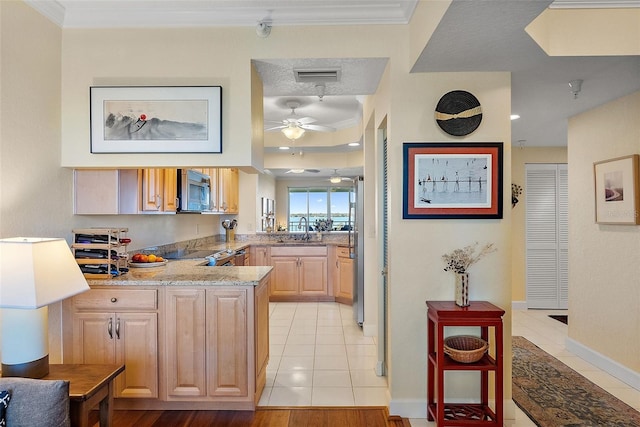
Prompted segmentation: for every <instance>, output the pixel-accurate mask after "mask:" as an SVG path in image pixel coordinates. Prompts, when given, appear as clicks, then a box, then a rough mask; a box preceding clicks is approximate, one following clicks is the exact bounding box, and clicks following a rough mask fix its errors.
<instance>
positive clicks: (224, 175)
mask: <svg viewBox="0 0 640 427" xmlns="http://www.w3.org/2000/svg"><path fill="white" fill-rule="evenodd" d="M238 180H239V172H238V169H236V168H221V169H218V210H219V211H220V212H224V213H238V200H239V195H238Z"/></svg>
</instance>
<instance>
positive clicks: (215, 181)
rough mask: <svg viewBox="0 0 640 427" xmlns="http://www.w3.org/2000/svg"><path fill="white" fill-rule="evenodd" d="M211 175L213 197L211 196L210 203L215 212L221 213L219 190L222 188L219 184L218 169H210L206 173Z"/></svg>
mask: <svg viewBox="0 0 640 427" xmlns="http://www.w3.org/2000/svg"><path fill="white" fill-rule="evenodd" d="M206 173H207V174H208V175H209V178H211V195H210V199H209V200H210V203H211V210H212V211H214V212H219V211H220V205H219V204H218V203H219V196H218V193H219V191H220V190H219V188H220V183H219V178H218V175H219V171H218V169H217V168H210V169H208V172H206Z"/></svg>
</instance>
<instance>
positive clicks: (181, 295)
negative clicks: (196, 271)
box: [165, 289, 207, 400]
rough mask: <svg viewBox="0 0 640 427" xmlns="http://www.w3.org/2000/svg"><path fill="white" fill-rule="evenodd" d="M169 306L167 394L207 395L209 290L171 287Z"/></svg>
mask: <svg viewBox="0 0 640 427" xmlns="http://www.w3.org/2000/svg"><path fill="white" fill-rule="evenodd" d="M165 308H166V313H167V314H166V318H167V325H166V333H165V335H166V343H167V350H166V358H167V359H166V363H167V366H168V367H169V369H167V397H168V399H169V400H171V399H174V398H185V397H203V396H206V394H207V383H206V376H205V375H206V365H205V357H206V355H205V353H206V343H205V326H206V325H205V321H204V316H205V290H204V289H168V290H167V291H166V296H165Z"/></svg>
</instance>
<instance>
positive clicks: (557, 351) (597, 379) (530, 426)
mask: <svg viewBox="0 0 640 427" xmlns="http://www.w3.org/2000/svg"><path fill="white" fill-rule="evenodd" d="M566 313H567V312H566V311H562V310H513V311H512V322H511V325H512V331H511V333H512V335H519V336H522V337H525V338H526V339H528V340H529V341H531V342H532V343H534V344H535V345H537V346H538V347H540V348H541V349H543V350H544V351H546V352H547V353H549V354H551V355H552V356H554V357H556V358H557V359H558V360H560V361H562V362H563V363H565V364H566V365H567V366H569V367H570V368H572V369H574V370H575V371H577V372H579V373H580V374H582V375H583V376H585V377H586V378H588V379H589V380H591V381H592V382H594V383H595V384H597V385H599V386H600V387H602V388H604V389H605V390H607V391H608V392H609V393H611V394H612V395H614V396H616V397H617V398H618V399H620V400H622V401H623V402H625V403H627V404H628V405H630V406H631V407H633V408H635V409H636V410H638V411H640V391H638V390H636V389H634V388H632V387H631V386H629V385H627V384H625V383H623V382H622V381H620V380H618V379H617V378H614V377H613V376H611V375H609V374H607V373H606V372H604V371H602V370H600V369H599V368H597V367H595V366H593V365H591V364H590V363H588V362H586V361H584V360H583V359H581V358H579V357H577V356H575V355H574V354H572V353H570V352H569V351H568V350H567V349H566V348H565V340H566V338H567V326H566V325H564V324H563V323H561V322H558V321H557V320H554V319H551V318H550V317H549V314H566ZM410 421H411V425H412V426H413V427H425V426H429V427H431V426H435V423H432V422H428V421H427V420H425V419H411V420H410ZM505 426H507V427H535V424H534V423H533V422H531V420H530V419H529V418H528V417H527V416H526V415H525V414H524V413H523V412H522V411H521V410H520V409H519V408H518V407H517V406H516V418H515V420H506V421H505Z"/></svg>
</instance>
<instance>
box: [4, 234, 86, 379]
mask: <svg viewBox="0 0 640 427" xmlns="http://www.w3.org/2000/svg"><path fill="white" fill-rule="evenodd" d="M87 290H89V285H88V284H87V281H86V280H85V278H84V275H83V274H82V272H81V271H80V267H79V266H78V263H77V262H76V260H75V259H74V257H73V254H72V253H71V250H70V249H69V246H68V245H67V242H66V241H65V240H64V239H49V238H39V237H14V238H11V239H2V240H0V307H1V308H2V310H0V312H1V314H2V322H1V324H2V376H3V377H6V376H8V377H27V378H42V377H44V376H46V375H47V374H48V373H49V340H48V331H49V328H48V307H47V306H48V305H49V304H51V303H54V302H56V301H61V300H63V299H65V298H68V297H70V296H73V295H75V294H79V293H80V292H84V291H87Z"/></svg>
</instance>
